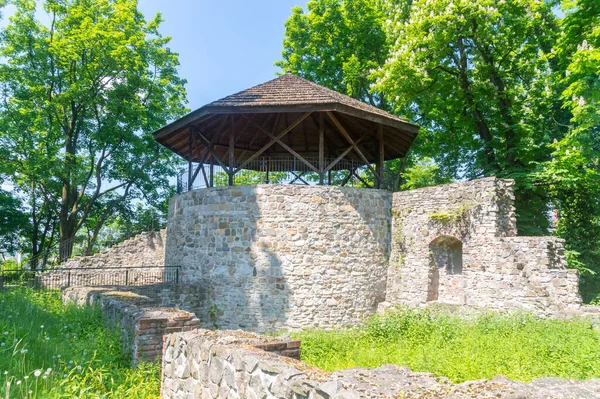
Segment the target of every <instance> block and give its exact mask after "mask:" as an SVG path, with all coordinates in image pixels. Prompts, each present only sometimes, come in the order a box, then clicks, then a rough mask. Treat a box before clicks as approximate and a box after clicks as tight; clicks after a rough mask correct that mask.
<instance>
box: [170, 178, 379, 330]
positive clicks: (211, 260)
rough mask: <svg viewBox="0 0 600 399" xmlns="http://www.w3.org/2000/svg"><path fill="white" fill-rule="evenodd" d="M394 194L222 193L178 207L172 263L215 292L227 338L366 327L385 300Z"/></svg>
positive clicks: (288, 189) (185, 277) (182, 198)
mask: <svg viewBox="0 0 600 399" xmlns="http://www.w3.org/2000/svg"><path fill="white" fill-rule="evenodd" d="M390 205H391V194H390V193H389V192H386V191H381V190H364V189H355V188H342V187H326V186H319V187H315V186H310V187H308V186H295V185H258V186H239V187H218V188H207V189H202V190H196V191H191V192H188V193H185V194H181V195H178V196H176V197H174V198H173V199H172V200H171V203H170V207H169V222H168V234H167V246H166V263H167V264H173V265H181V266H182V271H181V279H182V281H183V282H185V283H187V284H197V285H199V286H202V287H205V288H206V293H207V294H206V295H207V301H206V308H205V312H204V313H203V314H201V315H200V314H199V315H198V316H199V317H200V318H201V319H203V320H208V319H209V318H210V317H213V318H214V323H215V325H217V326H219V327H220V328H230V329H238V328H240V329H244V330H250V331H267V330H279V329H281V328H293V329H300V328H305V327H335V326H341V325H346V324H352V323H356V322H358V321H359V320H361V319H362V318H363V317H364V316H365V315H368V314H372V313H374V312H375V311H376V308H377V304H378V303H379V302H381V301H383V300H384V299H385V285H386V275H387V266H388V254H389V243H390V228H389V222H390Z"/></svg>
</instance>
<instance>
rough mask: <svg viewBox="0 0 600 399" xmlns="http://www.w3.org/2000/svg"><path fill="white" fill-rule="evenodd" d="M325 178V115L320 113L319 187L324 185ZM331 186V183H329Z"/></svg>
mask: <svg viewBox="0 0 600 399" xmlns="http://www.w3.org/2000/svg"><path fill="white" fill-rule="evenodd" d="M324 176H325V121H324V117H323V113H322V112H321V113H319V185H321V186H322V185H323V180H324ZM330 180H331V179H330ZM329 184H331V182H329Z"/></svg>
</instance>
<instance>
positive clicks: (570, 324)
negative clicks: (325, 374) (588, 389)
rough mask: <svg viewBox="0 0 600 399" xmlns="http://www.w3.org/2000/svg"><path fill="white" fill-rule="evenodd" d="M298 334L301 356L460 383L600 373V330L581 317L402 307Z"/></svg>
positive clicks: (330, 365) (324, 364)
mask: <svg viewBox="0 0 600 399" xmlns="http://www.w3.org/2000/svg"><path fill="white" fill-rule="evenodd" d="M292 335H293V337H294V338H296V339H300V340H301V341H302V360H303V361H304V362H306V363H309V364H312V365H314V366H317V367H320V368H322V369H325V370H328V371H334V370H340V369H345V368H350V367H359V366H360V367H367V368H374V367H379V366H381V365H383V364H398V365H402V366H407V367H409V368H411V369H412V370H413V371H423V372H431V373H434V374H436V375H439V376H446V377H448V378H449V379H450V380H451V381H453V382H456V383H460V382H463V381H466V380H475V379H481V378H488V379H489V378H492V377H494V376H496V375H505V376H507V377H509V378H511V379H514V380H520V381H531V380H532V379H533V378H539V377H550V376H552V377H563V378H568V379H581V380H584V379H590V378H598V377H600V331H598V330H597V329H594V327H593V325H592V322H591V321H590V320H583V319H578V320H540V319H537V318H536V317H535V316H533V315H530V314H518V315H511V316H507V315H499V314H492V313H490V314H483V315H479V316H474V317H469V318H466V317H465V316H456V315H450V314H448V313H444V312H433V311H430V310H398V311H395V312H393V313H389V314H386V315H381V316H373V317H371V318H369V319H368V320H366V321H365V322H364V323H363V324H362V325H361V327H360V328H357V329H349V330H337V331H322V330H309V331H304V332H300V333H295V334H292Z"/></svg>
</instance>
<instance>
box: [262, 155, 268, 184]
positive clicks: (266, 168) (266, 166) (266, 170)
mask: <svg viewBox="0 0 600 399" xmlns="http://www.w3.org/2000/svg"><path fill="white" fill-rule="evenodd" d="M263 162H264V164H265V172H267V175H266V180H265V183H266V184H269V159H267V160H266V162H265V158H264V157H263Z"/></svg>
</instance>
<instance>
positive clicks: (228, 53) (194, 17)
mask: <svg viewBox="0 0 600 399" xmlns="http://www.w3.org/2000/svg"><path fill="white" fill-rule="evenodd" d="M305 4H306V1H303V0H254V1H242V0H220V1H205V0H171V1H165V0H139V7H140V9H141V11H142V12H143V13H144V15H146V18H147V19H151V18H152V17H153V16H154V15H155V14H156V12H158V11H160V12H161V13H162V15H163V18H164V19H165V22H164V23H163V24H162V26H161V32H162V33H163V35H165V36H167V35H168V36H172V38H173V39H172V41H171V44H170V47H171V49H172V50H173V51H176V52H178V53H179V62H180V63H181V67H180V71H179V72H180V73H179V74H180V76H181V77H183V78H185V79H187V81H188V84H187V86H186V88H187V91H188V99H189V104H188V107H189V108H191V109H192V110H194V109H196V108H199V107H201V106H203V105H204V104H206V103H209V102H211V101H213V100H217V99H219V98H221V97H224V96H226V95H229V94H233V93H235V92H238V91H240V90H244V89H247V88H249V87H251V86H254V85H256V84H258V83H262V82H264V81H267V80H269V79H272V78H273V77H275V73H276V72H277V71H278V70H279V68H277V67H275V66H274V65H273V63H274V62H275V61H277V60H279V59H280V58H281V50H282V46H283V34H284V31H285V27H284V23H285V21H286V20H287V18H288V17H289V16H290V15H291V12H292V7H293V6H295V5H301V6H304V5H305Z"/></svg>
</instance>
